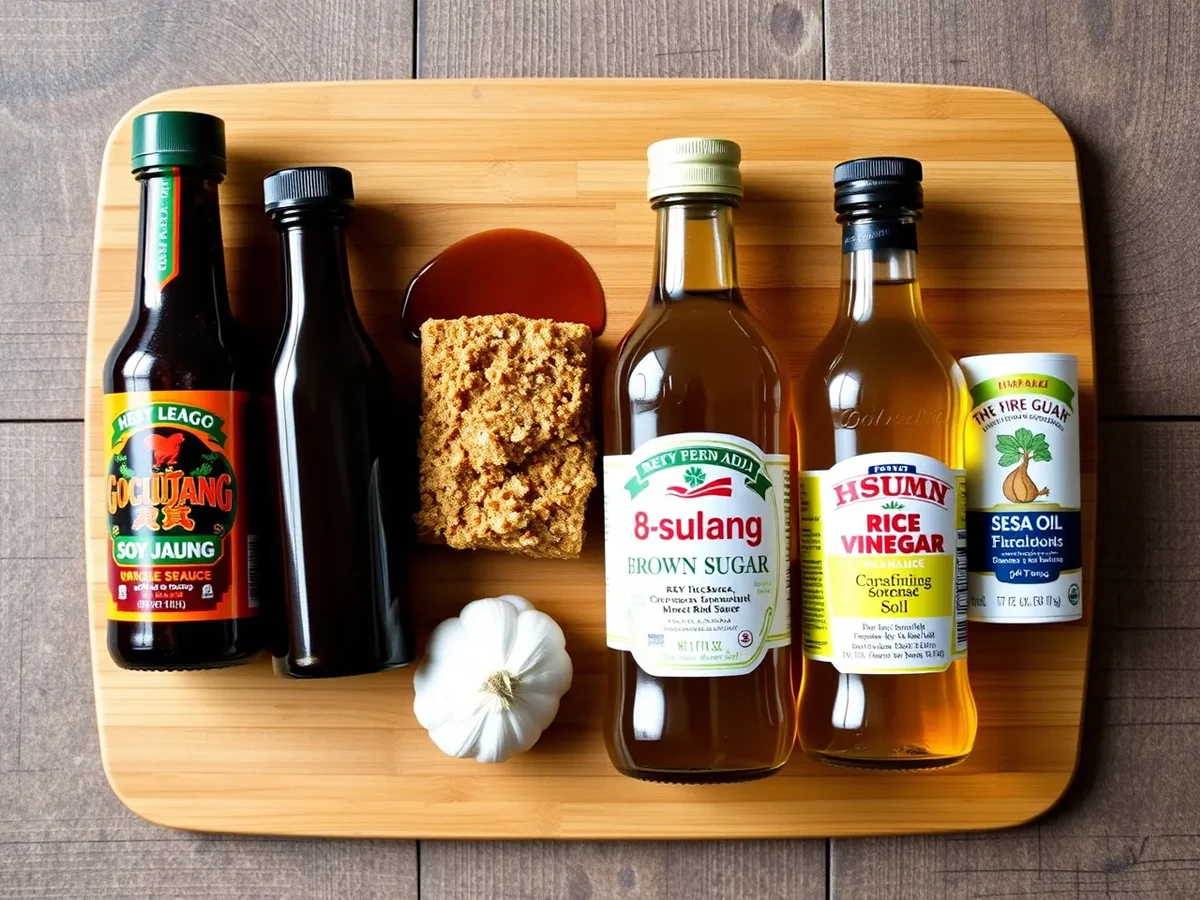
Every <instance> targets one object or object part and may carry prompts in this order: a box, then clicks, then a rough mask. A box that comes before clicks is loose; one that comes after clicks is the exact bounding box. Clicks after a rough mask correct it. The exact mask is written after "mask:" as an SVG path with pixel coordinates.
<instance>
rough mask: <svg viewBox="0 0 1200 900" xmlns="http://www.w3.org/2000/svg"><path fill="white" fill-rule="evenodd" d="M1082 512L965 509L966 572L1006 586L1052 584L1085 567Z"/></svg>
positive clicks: (1065, 510)
mask: <svg viewBox="0 0 1200 900" xmlns="http://www.w3.org/2000/svg"><path fill="white" fill-rule="evenodd" d="M1081 543H1082V542H1081V540H1080V522H1079V510H1077V509H1076V510H1069V509H1055V510H1047V511H1046V512H1037V511H1035V510H1030V511H1028V512H1026V511H1020V512H1018V511H1013V512H976V511H971V510H968V511H967V568H968V569H969V570H970V571H972V572H992V573H994V574H995V576H996V579H997V580H998V581H1002V582H1004V583H1005V584H1050V583H1051V582H1054V581H1058V579H1059V577H1060V576H1061V575H1062V573H1063V572H1069V571H1071V570H1072V569H1078V568H1080V567H1081V566H1082V565H1083V551H1082V549H1081Z"/></svg>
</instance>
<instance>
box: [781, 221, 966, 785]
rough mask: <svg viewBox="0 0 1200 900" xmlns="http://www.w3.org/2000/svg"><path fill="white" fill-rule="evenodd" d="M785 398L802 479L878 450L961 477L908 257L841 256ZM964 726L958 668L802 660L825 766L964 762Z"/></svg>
mask: <svg viewBox="0 0 1200 900" xmlns="http://www.w3.org/2000/svg"><path fill="white" fill-rule="evenodd" d="M914 222H915V216H913V215H912V214H911V213H910V214H909V216H908V218H907V222H906V223H905V224H907V225H909V226H912V225H913V223H914ZM914 227H915V226H914ZM795 396H796V399H797V401H798V403H799V410H798V414H797V417H796V421H797V425H798V428H799V434H800V448H801V451H800V458H801V468H802V469H803V470H804V471H810V470H825V469H828V468H830V466H832V465H834V464H835V463H837V462H839V461H841V460H844V459H847V458H850V457H853V456H857V455H861V454H866V453H876V452H883V451H903V452H909V453H919V454H922V455H925V456H929V457H932V458H933V459H936V460H940V461H941V462H942V463H944V464H945V465H946V466H948V467H949V468H951V469H961V468H962V467H963V463H964V459H963V434H964V424H965V420H966V415H967V413H968V411H969V409H970V402H969V399H968V395H967V390H966V383H965V381H964V379H963V376H962V373H961V371H960V370H959V368H958V365H957V363H956V362H955V361H954V358H953V357H952V356H951V355H950V353H949V352H948V351H947V350H946V349H945V348H944V347H943V346H942V345H941V343H940V342H939V341H938V339H937V338H936V336H935V335H934V334H933V332H932V331H931V330H930V328H929V326H928V324H927V323H926V321H925V317H924V313H923V311H922V307H921V291H920V287H919V286H918V283H917V277H916V251H915V250H914V249H899V248H886V247H885V248H875V249H864V250H857V251H853V252H849V253H846V254H845V256H844V260H843V278H842V302H841V308H840V310H839V312H838V318H837V321H836V323H835V324H834V327H833V329H832V330H831V331H830V333H829V334H828V336H826V338H825V339H824V341H822V343H821V344H820V346H819V347H818V348H817V350H816V353H815V355H814V358H813V359H812V361H811V363H810V365H809V367H808V370H807V373H806V375H805V377H804V379H803V384H802V386H801V388H800V389H799V390H798V391H797V392H796V394H795ZM805 564H808V561H807V560H805ZM806 577H809V576H807V575H806ZM806 614H807V611H806ZM976 721H977V720H976V712H975V702H974V700H973V698H972V695H971V687H970V684H969V683H968V681H967V662H966V659H965V658H964V659H959V660H955V661H953V662H951V663H950V666H949V668H948V669H946V670H945V671H942V672H933V673H920V674H918V673H904V674H847V673H842V672H839V671H838V669H837V668H835V667H834V665H833V664H832V663H831V662H826V661H822V660H816V659H811V658H808V657H807V656H806V658H805V659H804V675H803V680H802V684H801V690H800V742H801V745H802V746H803V748H804V750H805V752H806V753H808V754H809V755H810V756H813V757H816V758H818V759H821V760H823V761H825V762H830V763H834V764H838V765H846V766H857V767H865V768H881V769H921V768H935V767H939V766H947V765H953V764H954V763H956V762H960V761H961V760H963V759H965V758H966V756H967V754H969V753H970V751H971V747H972V745H973V743H974V740H975V729H976Z"/></svg>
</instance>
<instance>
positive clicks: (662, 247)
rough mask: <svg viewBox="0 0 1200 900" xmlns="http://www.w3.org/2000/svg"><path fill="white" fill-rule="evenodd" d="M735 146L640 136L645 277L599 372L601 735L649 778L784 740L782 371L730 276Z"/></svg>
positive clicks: (680, 778)
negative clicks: (650, 250) (647, 225)
mask: <svg viewBox="0 0 1200 900" xmlns="http://www.w3.org/2000/svg"><path fill="white" fill-rule="evenodd" d="M740 158H741V151H740V149H739V148H738V146H737V144H735V143H733V142H731V141H724V140H715V139H706V138H681V139H675V140H669V141H660V142H659V143H657V144H654V145H652V146H651V147H650V150H649V159H650V185H649V198H650V201H651V202H652V204H653V206H654V208H655V209H656V210H657V212H658V238H657V246H656V251H655V254H656V255H655V273H654V286H653V289H652V292H651V295H650V299H649V302H648V303H647V305H646V308H645V309H644V310H643V312H642V314H641V316H640V317H639V318H638V320H637V322H636V323H635V324H634V326H633V328H632V329H631V330H630V332H629V333H628V334H627V335H626V336H625V337H624V339H623V340H622V341H621V344H620V346H619V348H618V350H617V354H616V357H615V358H614V360H613V363H612V365H611V367H610V370H609V372H608V375H607V377H606V379H605V383H604V393H605V402H604V442H605V458H604V513H605V580H606V597H607V622H608V646H609V647H610V648H611V649H610V651H609V654H608V656H609V659H608V695H607V706H608V723H607V727H606V737H607V744H608V750H609V756H610V757H611V759H612V761H613V764H614V765H615V766H616V767H617V768H618V769H619V770H620V771H621V772H623V773H625V774H627V775H632V776H634V777H638V778H644V779H649V780H653V781H674V782H719V781H738V780H744V779H749V778H756V777H761V776H764V775H768V774H770V773H771V772H773V771H775V770H776V769H778V768H779V767H780V766H782V765H783V764H784V763H785V762H786V761H787V758H788V756H789V754H790V753H791V748H792V744H793V741H794V738H795V715H794V702H793V693H792V689H791V670H790V647H789V644H790V642H791V631H790V615H791V613H790V598H789V593H788V590H789V583H788V538H789V530H788V509H789V477H788V472H789V458H788V456H787V449H788V441H789V436H788V426H787V419H788V402H787V399H786V379H785V377H784V373H783V370H782V367H781V364H780V362H779V359H778V357H777V356H776V354H775V352H774V351H773V350H772V348H771V347H770V346H769V344H768V342H767V341H766V339H765V338H764V337H763V335H762V334H761V332H760V331H759V326H758V324H757V323H756V322H755V321H754V318H753V316H752V315H751V314H750V313H749V311H748V310H747V309H746V307H745V305H744V303H743V302H742V296H741V292H740V291H739V289H738V281H737V266H736V263H735V259H734V240H733V209H734V207H735V206H736V205H737V203H738V200H739V198H740V197H741V196H742V182H741V174H740V171H739V169H738V164H739V161H740Z"/></svg>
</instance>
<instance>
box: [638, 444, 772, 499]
mask: <svg viewBox="0 0 1200 900" xmlns="http://www.w3.org/2000/svg"><path fill="white" fill-rule="evenodd" d="M696 465H702V466H721V467H723V468H726V469H732V470H733V471H735V472H739V473H741V474H742V475H744V476H745V477H746V487H748V488H750V490H752V491H754V493H756V494H758V496H760V497H762V498H763V499H764V500H765V499H766V497H767V490H768V489H769V488H770V487H771V479H770V478H769V477H768V476H767V473H766V471H765V470H764V468H763V464H762V462H760V461H759V460H757V459H755V458H754V457H752V456H750V455H749V454H746V453H743V452H742V451H740V450H734V449H731V448H729V447H718V446H716V445H713V444H689V445H688V446H685V447H676V448H673V449H671V450H662V451H660V452H659V453H655V454H654V455H653V456H649V457H647V458H646V459H644V460H642V461H641V462H640V463H638V464H637V474H636V475H634V476H633V477H632V478H630V479H629V481H627V482H626V483H625V490H627V491H629V496H630V497H631V498H633V497H636V496H637V495H638V494H640V493H641V492H642V491H644V490H645V489H646V488H647V487H648V486H649V484H650V478H651V477H652V476H654V475H656V474H658V473H660V472H665V471H666V470H668V469H675V468H678V467H680V466H696Z"/></svg>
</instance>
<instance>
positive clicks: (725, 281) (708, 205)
mask: <svg viewBox="0 0 1200 900" xmlns="http://www.w3.org/2000/svg"><path fill="white" fill-rule="evenodd" d="M734 203H735V201H734V199H733V198H731V197H715V196H714V197H703V198H698V197H665V198H663V199H662V200H660V201H658V202H657V203H656V207H655V208H656V209H657V210H658V237H657V243H656V246H655V254H654V258H655V273H654V280H655V284H656V285H657V288H658V296H659V297H661V298H662V299H663V300H668V301H677V300H685V299H687V298H688V297H690V296H695V295H702V296H705V297H708V298H713V297H718V298H721V299H727V300H730V301H733V302H740V301H739V300H738V296H737V287H738V277H737V260H736V257H735V253H734V242H733V206H734Z"/></svg>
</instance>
